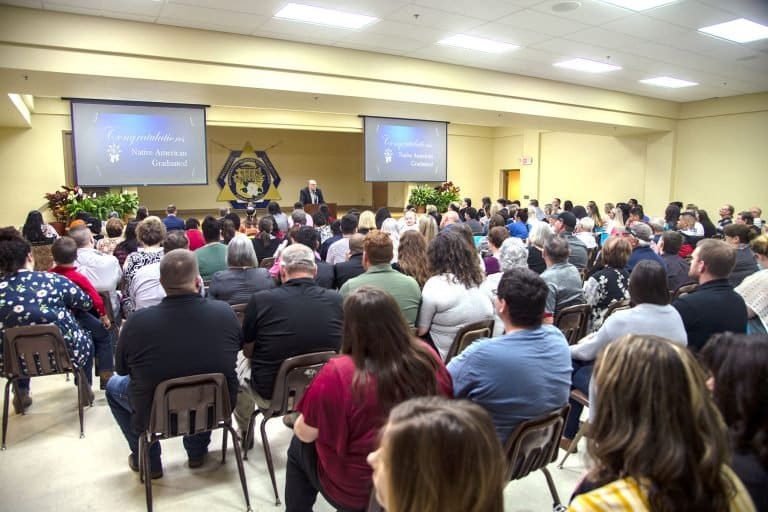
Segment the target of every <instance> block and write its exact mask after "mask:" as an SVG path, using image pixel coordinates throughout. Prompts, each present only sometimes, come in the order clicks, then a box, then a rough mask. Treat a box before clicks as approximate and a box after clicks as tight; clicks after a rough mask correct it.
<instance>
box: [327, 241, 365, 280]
mask: <svg viewBox="0 0 768 512" xmlns="http://www.w3.org/2000/svg"><path fill="white" fill-rule="evenodd" d="M363 240H365V237H364V236H363V235H360V234H356V235H352V236H351V237H350V238H349V253H348V254H349V258H347V261H342V262H340V263H336V264H335V265H334V266H333V273H334V276H335V279H334V285H333V287H334V288H336V289H337V290H338V289H339V288H341V286H342V285H343V284H344V283H346V282H347V280H349V279H352V278H353V277H357V276H359V275H360V274H362V273H364V272H365V267H363Z"/></svg>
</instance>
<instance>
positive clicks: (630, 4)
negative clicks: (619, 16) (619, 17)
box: [601, 0, 677, 11]
mask: <svg viewBox="0 0 768 512" xmlns="http://www.w3.org/2000/svg"><path fill="white" fill-rule="evenodd" d="M601 1H602V2H604V3H606V4H612V5H618V6H619V7H624V8H626V9H631V10H633V11H647V10H648V9H653V8H654V7H659V6H662V5H667V4H671V3H673V2H676V1H677V0H601Z"/></svg>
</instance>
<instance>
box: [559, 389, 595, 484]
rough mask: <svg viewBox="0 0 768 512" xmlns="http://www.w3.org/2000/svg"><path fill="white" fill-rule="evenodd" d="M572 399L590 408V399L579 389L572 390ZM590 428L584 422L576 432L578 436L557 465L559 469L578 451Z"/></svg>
mask: <svg viewBox="0 0 768 512" xmlns="http://www.w3.org/2000/svg"><path fill="white" fill-rule="evenodd" d="M571 398H572V399H573V400H575V401H577V402H578V403H580V404H581V405H583V406H584V407H586V408H589V397H588V396H587V395H585V394H584V393H582V392H581V391H579V390H578V389H572V390H571ZM588 426H589V423H588V422H584V423H582V424H581V426H580V427H579V431H578V432H576V435H575V436H574V438H573V441H571V444H570V445H569V446H568V450H567V451H566V452H565V455H563V460H561V461H560V463H559V464H558V465H557V469H563V464H565V459H567V458H568V457H569V456H570V455H571V454H572V453H573V452H575V451H576V445H577V444H579V441H580V440H581V438H582V437H583V436H584V433H585V432H586V430H587V428H588Z"/></svg>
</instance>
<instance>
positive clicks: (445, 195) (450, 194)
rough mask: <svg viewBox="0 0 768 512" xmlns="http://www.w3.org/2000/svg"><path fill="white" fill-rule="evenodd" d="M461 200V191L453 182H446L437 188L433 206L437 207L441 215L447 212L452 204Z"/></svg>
mask: <svg viewBox="0 0 768 512" xmlns="http://www.w3.org/2000/svg"><path fill="white" fill-rule="evenodd" d="M460 200H461V190H460V189H459V187H457V186H456V185H454V184H453V182H452V181H446V182H445V183H443V184H441V185H438V186H437V187H435V202H434V203H433V204H434V205H435V206H437V211H439V212H440V213H442V212H444V211H446V210H447V209H448V206H449V205H450V204H451V203H452V202H454V201H460Z"/></svg>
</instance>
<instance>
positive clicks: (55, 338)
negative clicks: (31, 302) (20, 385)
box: [3, 324, 74, 378]
mask: <svg viewBox="0 0 768 512" xmlns="http://www.w3.org/2000/svg"><path fill="white" fill-rule="evenodd" d="M3 364H4V367H3V375H4V376H5V377H6V378H12V377H21V378H27V377H42V376H44V375H53V374H56V373H66V372H74V365H73V364H72V361H71V360H70V358H69V352H68V351H67V345H66V343H65V342H64V337H63V336H62V335H61V331H60V330H59V328H58V327H57V326H55V325H53V324H44V325H25V326H21V327H9V328H8V329H6V330H5V339H4V342H3Z"/></svg>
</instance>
